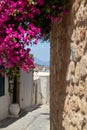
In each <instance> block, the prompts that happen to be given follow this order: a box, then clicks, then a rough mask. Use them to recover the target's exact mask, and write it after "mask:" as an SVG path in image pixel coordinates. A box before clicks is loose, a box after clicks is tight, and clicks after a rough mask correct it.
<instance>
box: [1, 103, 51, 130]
mask: <svg viewBox="0 0 87 130" xmlns="http://www.w3.org/2000/svg"><path fill="white" fill-rule="evenodd" d="M49 122H50V117H49V106H48V105H42V106H39V108H37V109H35V110H33V111H31V112H28V110H26V111H25V113H24V114H22V115H21V117H20V118H18V119H17V118H11V117H8V118H7V119H6V120H4V121H1V122H0V130H50V123H49Z"/></svg>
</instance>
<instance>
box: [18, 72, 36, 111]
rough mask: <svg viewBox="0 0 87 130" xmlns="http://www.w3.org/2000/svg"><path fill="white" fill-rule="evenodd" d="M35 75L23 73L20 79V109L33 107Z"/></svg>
mask: <svg viewBox="0 0 87 130" xmlns="http://www.w3.org/2000/svg"><path fill="white" fill-rule="evenodd" d="M32 93H33V73H32V71H30V72H29V73H26V72H24V71H21V78H20V107H21V108H22V109H24V108H27V107H30V106H31V105H32Z"/></svg>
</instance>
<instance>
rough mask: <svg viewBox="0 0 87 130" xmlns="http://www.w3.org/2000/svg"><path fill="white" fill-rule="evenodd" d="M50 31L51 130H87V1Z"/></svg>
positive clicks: (74, 6)
mask: <svg viewBox="0 0 87 130" xmlns="http://www.w3.org/2000/svg"><path fill="white" fill-rule="evenodd" d="M70 6H71V10H70V13H69V14H68V15H67V16H65V17H64V18H63V20H62V23H60V24H58V23H56V24H55V25H53V27H52V31H51V68H50V69H51V78H50V83H51V88H50V94H51V98H50V108H51V123H50V124H51V130H87V0H74V1H73V3H71V5H70Z"/></svg>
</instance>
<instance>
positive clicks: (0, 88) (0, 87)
mask: <svg viewBox="0 0 87 130" xmlns="http://www.w3.org/2000/svg"><path fill="white" fill-rule="evenodd" d="M0 68H1V66H0ZM4 89H5V78H4V77H2V75H1V74H0V96H3V95H4V91H5V90H4Z"/></svg>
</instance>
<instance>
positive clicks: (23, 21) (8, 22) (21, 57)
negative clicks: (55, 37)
mask: <svg viewBox="0 0 87 130" xmlns="http://www.w3.org/2000/svg"><path fill="white" fill-rule="evenodd" d="M54 3H55V4H54ZM56 3H57V4H59V3H61V2H57V1H54V2H53V1H52V0H51V1H47V0H0V66H2V65H3V66H4V68H5V69H8V68H14V67H15V66H16V67H18V68H22V69H23V70H25V71H28V70H29V69H32V68H34V63H33V58H31V57H30V55H29V53H30V49H29V48H27V49H25V48H26V45H30V44H31V41H33V43H34V44H37V43H38V39H40V38H41V37H42V33H43V32H44V34H45V33H48V31H50V27H51V23H54V22H60V21H61V20H62V15H63V14H67V13H68V12H67V10H63V9H62V7H61V6H60V7H57V4H56ZM57 13H59V14H60V15H57ZM42 29H43V30H45V31H43V30H42ZM44 34H43V35H44Z"/></svg>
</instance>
